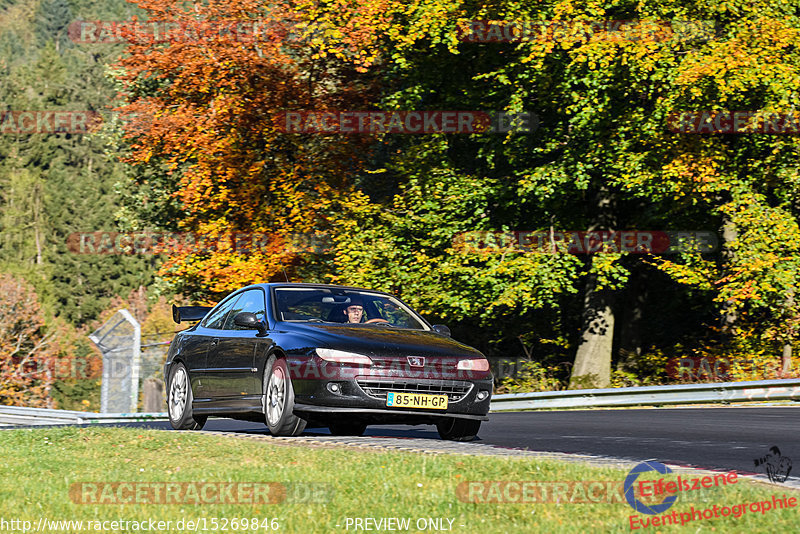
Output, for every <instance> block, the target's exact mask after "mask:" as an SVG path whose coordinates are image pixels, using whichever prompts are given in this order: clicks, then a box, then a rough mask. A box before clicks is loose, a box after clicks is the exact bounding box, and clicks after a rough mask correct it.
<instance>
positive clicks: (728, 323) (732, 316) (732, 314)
mask: <svg viewBox="0 0 800 534" xmlns="http://www.w3.org/2000/svg"><path fill="white" fill-rule="evenodd" d="M735 240H736V224H734V222H733V221H731V220H730V219H729V218H728V216H727V215H726V216H725V217H724V222H723V224H722V241H723V242H724V243H725V245H727V244H729V243H731V242H732V241H735ZM722 254H723V257H724V258H725V261H726V262H727V263H728V264H732V263H733V261H734V260H735V255H734V253H733V252H732V251H731V249H730V248H728V247H725V248H724V249H723V252H722ZM736 319H737V314H736V309H735V307H734V304H733V303H732V302H730V301H728V302H726V303H725V304H724V305H723V307H722V316H721V317H720V331H721V332H722V334H723V335H725V336H729V335H730V334H731V330H732V329H733V325H734V323H736Z"/></svg>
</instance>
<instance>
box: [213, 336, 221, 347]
mask: <svg viewBox="0 0 800 534" xmlns="http://www.w3.org/2000/svg"><path fill="white" fill-rule="evenodd" d="M217 343H219V338H218V337H215V338H214V339H212V340H211V346H212V347H213V346H215V345H216V344H217Z"/></svg>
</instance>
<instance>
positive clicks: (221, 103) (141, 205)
mask: <svg viewBox="0 0 800 534" xmlns="http://www.w3.org/2000/svg"><path fill="white" fill-rule="evenodd" d="M138 5H139V6H140V7H142V8H143V9H145V10H146V11H147V12H148V13H149V15H150V17H151V18H152V19H153V20H157V21H162V22H165V23H173V24H174V26H175V27H176V28H178V30H176V31H175V34H174V35H172V36H170V37H169V38H167V39H158V38H157V37H156V36H154V35H146V34H137V33H136V32H135V31H133V30H131V32H130V34H129V39H130V41H131V42H130V45H129V46H128V50H127V55H126V56H125V57H124V58H123V59H122V60H121V61H120V64H119V66H118V68H119V70H118V78H119V80H120V82H121V84H122V88H123V98H124V100H125V104H124V105H123V106H122V107H121V111H122V113H123V115H125V116H128V117H137V118H136V119H135V120H132V121H130V122H128V123H127V124H126V125H125V127H124V128H125V129H124V135H123V137H122V139H121V143H122V144H121V146H122V150H123V151H124V152H123V154H124V158H125V161H127V162H128V163H129V164H130V165H131V166H132V176H131V180H130V182H129V188H128V192H129V193H128V194H129V202H128V203H127V208H126V209H125V210H123V212H122V213H121V214H120V216H121V218H122V219H123V220H128V221H131V226H132V227H136V226H137V225H138V226H139V227H142V226H143V227H145V228H148V229H155V228H164V229H168V230H182V231H191V232H195V233H198V234H201V235H204V236H209V237H211V238H219V237H223V239H222V241H223V242H225V239H224V236H226V235H230V234H231V233H233V232H247V233H255V234H263V235H265V236H267V237H268V239H267V240H266V242H262V243H260V244H259V245H258V246H255V247H252V246H251V247H249V248H248V249H246V250H236V248H235V247H234V246H231V245H223V246H221V247H220V248H218V249H217V250H214V251H212V252H208V253H202V252H201V253H194V252H191V251H187V252H177V253H174V254H172V255H171V256H170V257H169V258H168V261H167V262H166V263H165V264H164V265H163V267H162V268H161V271H160V274H161V275H162V276H163V277H164V278H165V279H167V280H169V281H171V282H173V283H174V284H175V287H176V289H178V290H182V291H184V292H186V293H190V294H193V295H196V296H198V297H199V296H206V297H211V298H212V299H213V298H215V297H219V296H220V295H221V294H224V293H225V292H227V291H229V290H231V289H233V288H236V287H240V286H241V285H242V284H246V283H252V282H260V281H266V280H270V279H272V278H274V277H276V275H280V276H281V277H282V276H283V274H282V273H283V271H284V269H285V270H287V271H289V272H292V271H293V268H294V267H296V266H297V265H298V263H301V262H302V259H301V258H300V256H299V254H298V252H297V251H296V250H293V249H292V247H290V246H287V242H289V241H291V240H292V236H293V235H296V234H298V233H310V232H320V231H324V230H326V226H328V225H327V224H326V214H327V211H328V210H327V208H328V206H329V205H330V203H331V201H332V200H333V199H334V198H337V197H339V196H342V195H345V196H346V195H347V194H349V193H348V192H349V190H350V180H349V177H350V175H351V174H353V173H354V172H356V171H357V170H358V169H359V168H360V167H361V159H362V157H363V152H364V150H365V148H366V147H367V143H368V141H367V140H365V139H364V138H361V137H358V136H354V137H350V138H342V137H335V138H331V137H329V136H328V137H326V136H321V135H314V134H306V135H302V134H287V133H285V127H283V126H282V125H281V122H280V114H281V113H282V112H285V111H287V110H327V109H359V108H363V106H364V105H365V103H366V101H367V99H366V96H367V95H368V93H369V90H370V87H371V83H372V82H371V81H370V79H369V78H368V77H364V76H362V75H360V74H359V73H358V72H357V71H358V66H359V63H358V61H357V60H358V56H357V57H356V58H355V59H354V60H353V61H351V60H342V59H340V58H338V57H336V56H334V55H321V54H319V53H315V49H314V46H313V42H309V39H310V37H308V35H307V32H306V29H305V28H306V26H304V20H308V17H305V18H304V17H303V16H302V15H301V14H300V13H299V9H300V8H298V7H297V6H295V5H292V4H288V5H282V6H279V5H276V4H273V3H267V2H260V1H255V0H237V1H234V2H209V3H207V4H204V5H199V4H197V5H193V6H192V7H191V8H187V9H185V10H184V9H183V8H182V7H180V5H178V4H175V3H174V2H169V1H164V0H159V1H140V2H138ZM300 7H302V5H301V6H300ZM309 32H310V30H309ZM310 33H313V32H310ZM351 59H353V58H351ZM134 229H136V228H134Z"/></svg>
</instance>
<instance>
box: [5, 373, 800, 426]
mask: <svg viewBox="0 0 800 534" xmlns="http://www.w3.org/2000/svg"><path fill="white" fill-rule="evenodd" d="M778 400H791V401H800V379H795V378H792V379H781V380H759V381H756V382H723V383H718V384H681V385H676V386H645V387H632V388H608V389H571V390H567V391H544V392H537V393H511V394H503V395H494V396H493V397H492V403H491V410H490V411H492V412H502V411H509V410H542V409H557V408H600V407H614V406H654V405H664V404H703V403H721V404H727V403H731V402H758V401H778ZM167 419H168V417H167V414H166V413H94V412H76V411H68V410H50V409H47V408H22V407H17V406H0V426H1V425H25V426H28V425H94V424H102V423H131V422H141V421H166V420H167Z"/></svg>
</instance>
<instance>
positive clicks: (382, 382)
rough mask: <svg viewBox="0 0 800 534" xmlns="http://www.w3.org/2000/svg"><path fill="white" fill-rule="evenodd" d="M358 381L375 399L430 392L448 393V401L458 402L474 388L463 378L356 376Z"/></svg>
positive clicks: (433, 393) (434, 393) (436, 393)
mask: <svg viewBox="0 0 800 534" xmlns="http://www.w3.org/2000/svg"><path fill="white" fill-rule="evenodd" d="M356 383H357V384H358V386H359V387H360V388H361V389H362V390H364V393H366V394H367V395H369V396H370V397H372V398H374V399H379V400H382V401H385V400H386V393H387V392H389V391H394V392H398V393H429V394H431V395H447V399H448V402H458V401H460V400H461V399H463V398H464V397H465V396H466V395H467V394H468V393H469V392H470V390H471V389H472V382H465V381H463V380H418V379H417V380H409V379H398V378H391V379H386V378H383V379H374V378H370V379H367V378H360V377H356Z"/></svg>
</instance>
